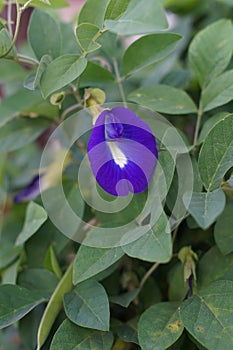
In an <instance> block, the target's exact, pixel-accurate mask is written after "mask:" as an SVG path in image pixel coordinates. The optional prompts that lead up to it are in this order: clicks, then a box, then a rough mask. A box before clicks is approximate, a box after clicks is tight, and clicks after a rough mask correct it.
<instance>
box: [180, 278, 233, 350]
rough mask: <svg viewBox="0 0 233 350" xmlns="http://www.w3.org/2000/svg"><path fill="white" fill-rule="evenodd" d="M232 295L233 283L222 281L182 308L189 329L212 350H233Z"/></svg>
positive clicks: (190, 300) (203, 291) (186, 302)
mask: <svg viewBox="0 0 233 350" xmlns="http://www.w3.org/2000/svg"><path fill="white" fill-rule="evenodd" d="M232 295H233V281H229V280H225V281H224V280H219V281H215V282H213V283H211V285H210V286H209V287H207V288H205V289H203V290H202V291H201V292H200V294H199V295H195V296H194V297H192V298H190V299H188V300H186V301H185V302H184V303H183V304H182V305H181V319H182V321H183V323H184V326H185V328H186V329H187V330H188V331H189V332H190V333H191V334H192V336H193V337H194V338H196V339H197V340H198V341H199V342H200V343H201V344H202V345H204V346H205V347H206V348H207V349H209V350H222V349H225V350H231V349H232V346H233V332H232V324H233V312H232V309H233V298H232ZM190 315H192V317H190Z"/></svg>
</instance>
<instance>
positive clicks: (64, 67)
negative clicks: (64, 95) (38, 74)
mask: <svg viewBox="0 0 233 350" xmlns="http://www.w3.org/2000/svg"><path fill="white" fill-rule="evenodd" d="M86 65H87V60H86V58H84V57H81V56H78V55H64V56H60V57H58V58H57V59H55V60H54V61H52V62H51V63H50V64H49V65H48V66H47V68H46V70H45V71H44V73H43V75H42V78H41V92H42V95H43V96H44V98H47V97H48V96H49V95H50V94H51V93H52V92H55V91H57V90H59V89H61V88H63V87H64V86H66V85H67V84H69V83H71V82H72V81H73V80H74V79H76V78H77V77H78V76H80V75H81V74H82V72H83V71H84V69H85V68H86Z"/></svg>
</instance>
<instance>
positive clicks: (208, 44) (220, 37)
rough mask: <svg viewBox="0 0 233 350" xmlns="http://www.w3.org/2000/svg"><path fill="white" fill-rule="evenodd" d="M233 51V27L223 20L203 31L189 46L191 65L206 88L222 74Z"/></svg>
mask: <svg viewBox="0 0 233 350" xmlns="http://www.w3.org/2000/svg"><path fill="white" fill-rule="evenodd" d="M232 50H233V27H232V23H231V21H230V20H226V19H221V20H219V21H217V22H214V23H212V24H211V25H209V26H208V27H206V28H205V29H203V30H201V31H200V32H199V33H198V34H197V35H196V36H195V37H194V39H193V41H192V42H191V44H190V46H189V54H188V58H189V64H190V66H191V68H192V70H193V71H194V73H195V75H196V77H197V79H198V81H199V83H200V85H201V86H202V87H204V86H205V85H206V84H208V83H209V82H210V80H211V79H213V78H215V77H216V76H218V75H219V74H221V73H222V72H223V71H224V69H225V68H226V67H227V65H228V63H229V62H230V59H231V56H232Z"/></svg>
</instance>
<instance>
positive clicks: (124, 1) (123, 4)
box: [104, 0, 131, 19]
mask: <svg viewBox="0 0 233 350" xmlns="http://www.w3.org/2000/svg"><path fill="white" fill-rule="evenodd" d="M130 1H131V0H117V1H116V0H110V1H109V4H108V7H107V10H106V12H105V15H104V19H118V18H119V17H120V16H122V15H123V13H124V12H125V11H126V9H127V7H128V5H129V3H130Z"/></svg>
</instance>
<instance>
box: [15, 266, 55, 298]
mask: <svg viewBox="0 0 233 350" xmlns="http://www.w3.org/2000/svg"><path fill="white" fill-rule="evenodd" d="M57 283H58V279H57V277H56V276H55V275H54V273H52V272H51V271H48V270H46V269H25V270H24V271H22V272H21V273H20V274H19V277H18V284H19V285H20V287H23V288H27V289H28V290H30V291H32V292H33V291H35V290H36V291H37V292H38V293H40V294H41V295H43V297H44V298H45V299H49V297H50V296H51V294H52V293H53V291H54V289H55V288H56V286H57Z"/></svg>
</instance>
